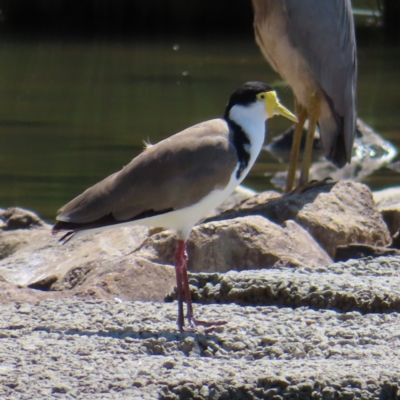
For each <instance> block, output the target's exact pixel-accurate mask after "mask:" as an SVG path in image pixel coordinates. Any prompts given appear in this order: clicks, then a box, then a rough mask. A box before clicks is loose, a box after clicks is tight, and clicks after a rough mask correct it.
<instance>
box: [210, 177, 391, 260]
mask: <svg viewBox="0 0 400 400" xmlns="http://www.w3.org/2000/svg"><path fill="white" fill-rule="evenodd" d="M264 196H265V195H263V194H260V195H256V196H255V197H254V198H251V199H249V200H248V201H245V202H244V203H243V204H241V205H240V206H239V207H238V208H235V209H233V210H229V211H226V212H223V213H221V214H220V215H219V216H216V217H214V218H212V220H224V219H232V218H237V217H243V216H248V215H261V216H264V217H265V218H267V219H268V220H270V221H273V222H275V223H277V224H283V223H284V222H285V221H287V220H294V221H296V222H297V223H298V224H299V225H301V226H302V227H303V228H304V229H305V230H306V231H307V232H308V233H309V234H310V235H311V236H312V237H313V238H314V239H315V240H316V241H317V242H318V243H319V244H320V245H321V247H322V248H323V249H324V250H325V251H326V252H327V253H328V254H329V256H330V257H332V258H334V256H335V252H336V248H337V247H338V246H340V245H347V244H352V243H358V244H366V245H370V246H383V247H385V246H388V245H389V244H390V243H391V237H390V233H389V231H388V228H387V226H386V224H385V222H384V221H383V219H382V216H381V214H380V212H379V210H378V209H377V208H376V206H375V203H374V200H373V198H372V193H371V191H370V190H369V189H368V187H367V186H365V185H363V184H359V183H353V182H338V183H335V184H327V185H323V186H319V187H316V188H313V189H310V190H307V191H306V192H304V193H302V194H291V195H286V196H281V197H279V198H271V199H269V200H268V201H267V202H265V201H264ZM257 198H259V199H260V200H259V201H258V200H257ZM209 221H210V219H207V220H206V222H209Z"/></svg>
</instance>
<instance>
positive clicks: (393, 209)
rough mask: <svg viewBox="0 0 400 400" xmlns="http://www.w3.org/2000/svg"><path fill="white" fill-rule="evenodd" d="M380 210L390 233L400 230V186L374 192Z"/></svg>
mask: <svg viewBox="0 0 400 400" xmlns="http://www.w3.org/2000/svg"><path fill="white" fill-rule="evenodd" d="M373 196H374V201H375V203H376V206H377V208H378V210H379V211H380V212H381V213H382V216H383V219H384V221H385V222H386V224H387V226H388V228H389V232H390V234H391V235H392V236H393V235H394V234H396V233H397V232H398V231H399V230H400V187H394V188H390V189H385V190H380V191H376V192H374V193H373Z"/></svg>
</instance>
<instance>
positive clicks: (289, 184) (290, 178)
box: [285, 100, 307, 192]
mask: <svg viewBox="0 0 400 400" xmlns="http://www.w3.org/2000/svg"><path fill="white" fill-rule="evenodd" d="M295 112H296V116H297V119H298V120H299V122H298V123H297V124H296V125H295V127H294V135H293V142H292V148H291V151H290V162H289V169H288V173H287V177H286V188H285V192H290V191H291V190H292V189H293V188H294V184H295V180H296V170H297V163H298V160H299V153H300V144H301V137H302V136H303V127H304V123H305V122H306V119H307V111H306V110H305V109H304V108H303V107H302V106H301V105H300V104H299V102H298V101H297V100H296V103H295Z"/></svg>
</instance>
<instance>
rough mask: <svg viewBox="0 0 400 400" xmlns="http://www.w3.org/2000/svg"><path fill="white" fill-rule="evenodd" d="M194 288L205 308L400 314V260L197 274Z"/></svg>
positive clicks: (196, 298)
mask: <svg viewBox="0 0 400 400" xmlns="http://www.w3.org/2000/svg"><path fill="white" fill-rule="evenodd" d="M371 282H373V285H371ZM190 287H191V290H192V298H193V299H194V301H196V302H198V303H204V304H213V303H236V304H241V305H244V306H250V305H251V306H255V305H258V306H280V307H283V306H284V307H293V308H298V307H310V308H313V309H314V310H322V309H333V310H336V311H337V312H349V311H357V312H361V313H374V312H383V313H386V312H400V256H399V255H397V256H385V257H379V258H372V257H371V258H369V257H368V258H366V259H362V260H349V261H347V262H338V263H335V264H331V265H329V266H326V267H319V268H317V269H315V268H314V269H313V268H305V267H296V268H287V267H286V268H285V267H280V266H279V267H276V268H274V269H263V270H257V271H256V270H252V271H241V272H237V271H230V272H228V273H226V274H220V273H212V274H210V273H192V274H190ZM172 297H174V296H172ZM169 298H171V296H169Z"/></svg>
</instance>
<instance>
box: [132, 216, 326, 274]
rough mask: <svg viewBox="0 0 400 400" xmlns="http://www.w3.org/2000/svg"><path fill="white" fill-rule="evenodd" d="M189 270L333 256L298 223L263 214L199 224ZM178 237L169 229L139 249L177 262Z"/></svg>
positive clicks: (319, 261) (315, 262)
mask: <svg viewBox="0 0 400 400" xmlns="http://www.w3.org/2000/svg"><path fill="white" fill-rule="evenodd" d="M187 248H188V255H189V258H188V269H189V271H210V272H214V271H218V272H227V271H230V270H237V271H241V270H246V269H259V268H270V267H273V266H275V265H280V266H293V267H294V266H306V265H307V266H311V267H318V266H323V265H329V264H330V263H331V262H332V260H331V258H330V257H329V256H328V255H327V254H326V253H325V252H324V251H323V250H322V249H321V247H320V246H319V245H318V244H317V243H316V242H315V240H314V239H313V238H312V237H311V236H310V235H309V234H308V233H307V232H306V231H305V230H304V229H303V228H301V227H300V226H299V225H298V224H296V223H295V222H293V221H287V222H285V223H284V225H283V226H280V225H277V224H275V223H273V222H270V221H268V220H267V219H265V218H263V217H260V216H249V217H244V218H236V219H233V220H225V221H217V222H209V223H205V224H202V225H198V226H195V227H194V228H193V230H192V233H191V234H190V237H189V240H188V244H187ZM175 249H176V239H175V238H174V237H173V236H171V235H169V234H168V232H162V233H159V234H156V235H154V236H152V237H151V238H149V240H148V241H147V243H146V245H144V246H143V248H142V249H141V250H140V251H139V252H138V253H137V254H139V255H141V256H142V257H145V258H147V259H149V260H151V261H153V262H157V261H158V262H161V263H168V264H173V256H174V251H175Z"/></svg>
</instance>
